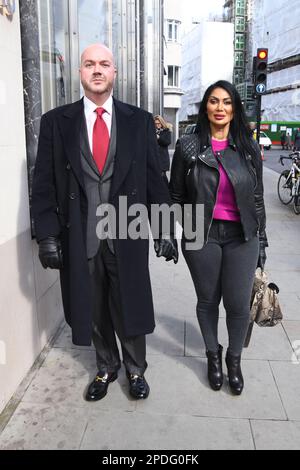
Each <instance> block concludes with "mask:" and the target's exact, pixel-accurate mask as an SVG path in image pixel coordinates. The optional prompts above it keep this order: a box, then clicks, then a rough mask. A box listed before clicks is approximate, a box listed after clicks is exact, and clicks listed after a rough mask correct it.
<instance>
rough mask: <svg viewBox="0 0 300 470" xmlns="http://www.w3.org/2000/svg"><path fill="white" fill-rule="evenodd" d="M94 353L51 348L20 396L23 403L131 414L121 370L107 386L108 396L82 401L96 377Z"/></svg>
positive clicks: (124, 379) (124, 377)
mask: <svg viewBox="0 0 300 470" xmlns="http://www.w3.org/2000/svg"><path fill="white" fill-rule="evenodd" d="M96 372H97V371H96V367H95V353H94V351H79V350H74V349H68V350H64V349H52V350H51V351H50V353H49V355H48V357H47V359H46V361H45V363H44V365H43V367H41V368H40V369H39V371H38V372H37V374H36V376H35V378H34V379H33V381H32V382H31V384H30V386H29V387H28V389H27V391H26V393H25V394H24V396H23V399H22V402H23V403H28V402H29V403H39V404H46V405H48V406H49V405H51V406H57V405H64V406H68V407H74V406H75V407H78V408H87V409H88V408H91V409H94V408H96V407H97V408H101V409H108V410H109V409H116V410H126V411H128V410H129V411H132V410H134V409H135V407H136V402H135V401H134V400H132V399H131V398H129V394H128V380H127V378H126V376H125V372H124V370H123V369H122V370H121V371H120V373H119V378H118V380H116V381H115V382H113V383H111V384H110V385H109V389H108V392H109V394H108V395H107V396H106V397H105V398H104V399H102V400H100V401H97V402H96V403H92V402H87V401H85V399H84V394H85V392H86V389H87V386H88V384H89V383H90V382H91V381H92V380H93V378H94V376H95V374H96Z"/></svg>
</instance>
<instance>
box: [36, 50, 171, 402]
mask: <svg viewBox="0 0 300 470" xmlns="http://www.w3.org/2000/svg"><path fill="white" fill-rule="evenodd" d="M115 77H116V68H115V65H114V59H113V56H112V53H111V51H110V50H109V49H108V48H107V47H106V46H104V45H103V44H94V45H91V46H89V47H87V48H86V49H85V51H84V52H83V54H82V56H81V65H80V78H81V83H82V86H83V89H84V97H83V98H82V99H81V100H80V101H77V102H75V103H72V104H68V105H65V106H62V107H59V108H56V109H53V110H51V111H49V112H48V113H46V114H45V115H44V116H42V119H41V127H40V136H39V146H38V155H37V160H36V165H35V173H34V181H33V195H32V211H33V217H34V222H35V229H36V237H37V241H38V243H39V258H40V260H41V263H42V265H43V267H44V268H47V267H49V268H54V269H60V278H61V288H62V298H63V305H64V312H65V317H66V321H67V323H68V324H69V325H70V326H71V328H72V340H73V343H74V344H77V345H86V346H87V345H89V344H90V343H91V339H92V340H93V343H94V346H95V349H96V361H97V367H98V373H97V374H96V376H95V378H94V380H93V381H92V382H91V384H90V385H89V387H88V390H87V392H86V395H85V398H86V400H89V401H96V400H100V399H102V398H104V396H105V395H106V393H107V389H108V385H109V383H110V382H113V381H114V380H116V378H117V376H118V370H119V369H120V367H121V359H120V355H119V349H118V346H117V341H116V335H117V336H118V338H119V340H120V343H121V349H122V356H123V357H122V358H123V363H124V365H125V369H126V374H127V377H128V381H129V392H130V394H131V396H132V397H133V398H135V399H141V398H147V396H148V394H149V386H148V384H147V381H146V379H145V377H144V372H145V370H146V367H147V362H146V339H145V335H146V334H149V333H152V331H153V330H154V327H155V322H154V311H153V302H152V293H151V285H150V277H149V269H148V244H149V242H148V240H147V239H142V238H137V239H130V238H129V236H128V234H127V238H125V239H124V238H123V237H122V238H121V237H120V238H118V235H117V238H116V239H112V238H110V237H109V235H108V236H107V238H106V239H99V237H98V236H97V231H96V228H97V224H98V221H99V217H97V216H96V212H97V209H98V208H99V207H100V206H101V205H102V204H107V203H109V204H111V205H112V206H113V208H114V209H115V212H116V219H117V220H119V217H120V214H119V212H120V206H119V204H120V200H119V198H120V197H126V198H127V201H128V204H129V206H130V205H132V204H143V205H144V206H145V207H149V206H150V205H151V204H162V203H167V204H170V203H171V200H170V196H169V193H168V191H167V188H166V186H165V184H164V182H163V179H162V176H161V172H160V168H159V165H158V152H157V143H156V138H155V128H154V124H153V116H152V115H151V114H150V113H147V112H146V111H143V110H141V109H139V108H137V107H135V106H131V105H128V104H125V103H122V102H120V101H118V100H116V99H114V98H113V97H112V89H113V84H114V80H115ZM128 223H129V221H128ZM127 229H128V227H127ZM155 247H156V252H157V256H164V257H165V258H166V259H167V260H170V259H172V258H173V259H174V261H175V262H177V255H178V254H177V247H176V241H175V240H174V239H173V238H172V237H169V238H163V236H161V237H160V238H159V239H157V240H156V242H155ZM66 393H68V392H66Z"/></svg>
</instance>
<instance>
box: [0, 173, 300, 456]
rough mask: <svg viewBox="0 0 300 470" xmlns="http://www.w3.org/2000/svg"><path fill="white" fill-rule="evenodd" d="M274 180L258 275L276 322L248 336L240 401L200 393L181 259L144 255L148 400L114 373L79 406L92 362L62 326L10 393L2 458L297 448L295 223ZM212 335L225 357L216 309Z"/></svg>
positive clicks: (299, 370) (299, 236)
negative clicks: (153, 322)
mask: <svg viewBox="0 0 300 470" xmlns="http://www.w3.org/2000/svg"><path fill="white" fill-rule="evenodd" d="M277 179H278V174H277V173H275V172H273V171H272V170H269V169H267V168H265V198H266V207H267V233H268V238H269V245H270V247H269V248H268V251H267V256H268V260H267V265H266V267H267V270H268V272H269V274H270V278H271V279H272V280H273V281H274V282H275V283H277V284H278V285H279V287H280V294H279V295H280V297H279V299H280V302H281V306H282V310H283V314H284V322H283V323H282V325H277V326H276V327H274V328H259V327H257V326H255V327H254V330H253V335H252V340H251V343H250V346H249V348H248V349H245V351H244V356H243V358H244V360H243V363H242V370H243V374H244V379H245V388H244V391H243V393H242V395H241V396H238V397H237V396H233V395H231V393H230V391H229V388H228V385H227V380H225V383H224V385H223V388H222V390H221V391H219V392H214V391H212V390H211V389H210V388H209V386H208V383H207V379H206V358H205V348H204V343H203V340H202V337H201V335H200V330H199V327H198V323H197V319H196V314H195V305H196V297H195V294H194V290H193V285H192V281H191V279H190V275H189V272H188V270H187V267H186V265H185V262H184V260H183V257H182V256H181V258H180V261H179V263H178V264H177V265H176V266H174V264H173V263H165V261H164V260H161V259H159V260H158V259H156V258H155V256H154V254H153V250H151V260H150V263H151V275H152V284H153V295H154V302H155V310H156V319H157V327H156V330H155V333H154V334H153V335H150V336H149V337H148V355H147V360H148V364H149V367H148V369H147V372H146V377H147V380H148V382H149V384H150V387H151V393H150V395H149V398H148V399H147V400H145V401H138V402H136V401H134V400H131V399H130V398H129V396H128V391H127V389H128V383H127V379H126V377H125V373H124V370H123V368H122V370H121V372H120V375H119V378H118V380H117V381H116V382H114V383H112V384H110V386H109V390H108V395H107V396H106V397H105V398H104V399H103V400H101V401H99V402H96V403H88V402H86V401H84V399H83V392H84V390H85V389H86V386H87V384H88V383H89V382H90V381H91V380H92V378H93V376H94V374H95V372H96V369H95V354H94V351H93V349H92V347H91V348H83V347H82V348H80V347H75V346H73V345H72V344H71V341H70V331H69V328H68V327H67V326H64V327H63V328H62V330H61V331H60V333H59V335H58V336H57V339H56V340H55V342H54V345H53V347H52V348H51V349H50V351H49V353H48V354H47V356H46V358H45V361H44V362H43V363H42V366H41V367H40V368H39V369H38V370H36V372H35V374H32V376H31V377H30V378H29V380H28V384H27V387H26V389H25V390H19V391H18V396H21V401H20V403H19V404H18V406H17V408H16V409H15V411H14V413H13V415H12V417H11V419H10V420H9V422H8V424H7V426H6V427H5V429H4V430H3V432H2V434H1V436H0V449H98V450H102V449H103V450H104V449H105V450H108V449H121V450H123V449H154V450H158V449H172V450H174V449H176V450H180V449H197V450H200V449H299V448H300V400H299V386H300V364H299V363H297V364H294V363H293V361H292V359H293V348H292V343H293V342H295V343H294V347H295V348H296V352H297V354H298V360H299V362H300V216H296V215H295V214H294V213H293V210H292V207H290V206H287V207H285V206H283V205H281V204H280V202H279V200H278V197H277V192H276V185H277ZM219 329H220V338H219V340H220V342H221V344H223V346H225V348H226V346H227V335H226V328H225V318H224V310H223V308H222V310H221V319H220V328H219ZM296 358H297V356H296V355H295V354H294V362H298V361H297V360H296ZM225 371H226V368H225ZM0 423H1V420H0Z"/></svg>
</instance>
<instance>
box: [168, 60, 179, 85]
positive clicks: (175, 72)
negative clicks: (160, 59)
mask: <svg viewBox="0 0 300 470" xmlns="http://www.w3.org/2000/svg"><path fill="white" fill-rule="evenodd" d="M168 86H174V87H177V88H179V67H178V66H177V65H169V66H168Z"/></svg>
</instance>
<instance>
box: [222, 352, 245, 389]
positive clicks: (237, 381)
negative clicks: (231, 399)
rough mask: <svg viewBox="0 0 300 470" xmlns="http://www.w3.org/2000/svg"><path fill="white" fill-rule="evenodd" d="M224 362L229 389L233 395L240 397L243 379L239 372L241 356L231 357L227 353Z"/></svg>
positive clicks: (240, 371)
mask: <svg viewBox="0 0 300 470" xmlns="http://www.w3.org/2000/svg"><path fill="white" fill-rule="evenodd" d="M225 361H226V364H227V370H228V379H229V385H230V389H231V391H232V393H233V394H234V395H240V394H241V393H242V391H243V388H244V379H243V375H242V370H241V355H239V356H233V355H232V354H230V353H229V352H228V351H227V353H226V358H225Z"/></svg>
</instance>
